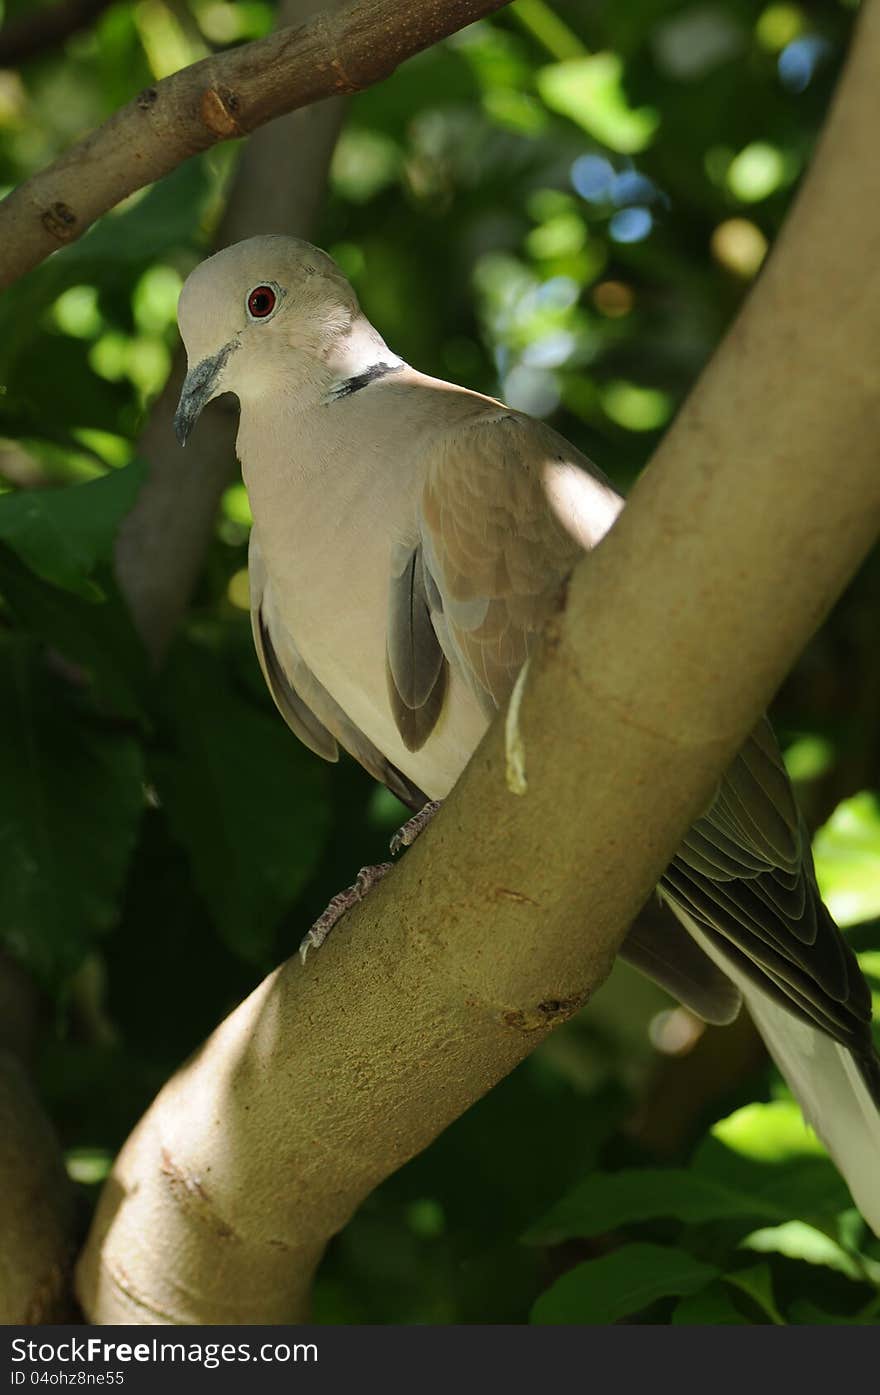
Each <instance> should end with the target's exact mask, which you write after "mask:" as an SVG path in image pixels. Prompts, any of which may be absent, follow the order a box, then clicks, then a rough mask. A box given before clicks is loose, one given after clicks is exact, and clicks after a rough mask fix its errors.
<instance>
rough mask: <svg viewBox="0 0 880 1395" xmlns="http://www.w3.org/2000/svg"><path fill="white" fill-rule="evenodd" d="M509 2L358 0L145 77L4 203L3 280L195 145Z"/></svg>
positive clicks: (301, 101) (386, 67)
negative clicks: (148, 81) (129, 97)
mask: <svg viewBox="0 0 880 1395" xmlns="http://www.w3.org/2000/svg"><path fill="white" fill-rule="evenodd" d="M506 3H507V0H407V3H406V4H398V3H396V0H357V3H355V4H353V5H350V6H349V7H348V8H347V9H345V10H342V11H340V12H339V13H338V14H337V13H335V12H334V11H333V9H332V7H330V8H329V9H326V10H324V11H322V13H320V14H318V15H315V16H314V17H313V18H312V19H310V20H307V21H306V22H305V23H304V24H301V25H298V26H296V27H293V28H289V29H282V30H279V31H278V32H277V33H275V34H272V35H270V36H269V37H268V38H266V39H259V40H257V41H256V42H254V43H250V44H244V45H243V46H242V47H241V48H237V49H233V50H231V51H230V52H228V53H224V54H221V55H220V56H214V57H210V58H204V59H202V61H201V62H199V63H194V64H192V66H191V67H189V68H184V69H183V70H182V71H181V72H179V73H174V74H172V76H171V77H167V78H164V79H163V80H162V81H161V82H159V83H157V84H156V86H155V87H148V88H146V90H145V91H143V92H141V93H139V95H138V96H137V97H135V99H134V100H133V101H131V102H129V103H128V105H127V106H124V107H121V108H120V109H119V111H117V112H116V113H115V114H114V115H113V116H112V117H110V119H109V120H108V121H105V122H104V123H103V125H101V126H99V127H98V128H97V130H95V131H92V133H91V134H90V135H88V136H86V137H85V138H84V139H83V140H81V141H78V142H77V144H76V145H74V146H72V147H71V149H70V150H68V151H66V153H65V154H64V155H62V156H61V157H60V159H58V160H56V161H55V162H54V164H52V165H50V166H49V167H48V168H47V169H45V170H42V171H41V172H40V173H39V174H36V175H34V176H33V178H31V179H29V180H27V181H26V182H25V183H24V184H21V185H19V187H18V188H17V189H14V190H13V192H12V193H11V194H9V195H8V196H7V197H6V198H5V199H4V200H3V202H2V203H0V287H2V286H8V285H10V284H11V283H12V282H13V281H15V280H16V279H17V278H18V277H19V276H21V275H23V274H24V272H25V271H28V270H29V269H30V268H31V267H33V266H37V265H38V264H39V263H40V262H41V261H43V259H44V258H45V257H47V256H48V255H49V253H50V252H54V251H55V250H56V249H57V248H58V247H61V246H64V245H65V244H66V243H68V242H73V241H75V239H76V238H78V237H80V236H81V235H82V234H83V233H84V232H85V231H86V229H87V228H88V227H89V226H90V224H91V223H93V222H94V220H95V219H96V218H98V217H100V215H101V214H102V213H106V212H107V210H108V209H110V208H112V207H113V206H114V205H115V204H117V203H118V202H119V201H120V199H123V198H125V196H126V195H127V194H131V193H133V192H134V190H135V189H141V188H143V186H144V185H145V184H150V183H152V182H153V180H156V179H160V178H161V177H162V175H164V174H168V173H169V171H171V170H173V169H175V168H176V166H177V165H179V164H181V163H182V162H183V161H184V160H187V159H189V157H190V156H192V155H197V154H198V153H199V152H200V151H202V150H207V149H208V148H209V147H210V146H212V145H215V144H217V142H218V141H223V140H231V139H232V138H233V137H237V136H243V135H247V134H248V133H249V132H251V131H254V130H256V128H257V127H258V126H262V125H264V124H265V123H266V122H267V121H271V120H272V118H273V117H276V116H282V115H283V114H284V113H286V112H290V111H295V110H296V109H297V108H299V107H305V106H308V105H309V104H310V103H312V102H320V101H322V100H323V99H324V98H325V97H333V96H339V95H343V94H345V93H347V92H357V91H360V90H361V89H362V88H364V87H370V86H371V85H372V84H373V83H375V82H379V81H380V80H381V79H382V78H386V77H389V76H390V74H391V73H393V72H394V70H395V68H396V67H397V66H398V65H399V64H400V63H402V62H403V60H404V59H405V58H409V57H411V56H412V55H413V54H414V53H419V52H420V51H421V50H422V49H424V48H428V47H430V45H431V44H434V43H436V42H437V41H438V39H442V38H445V37H446V36H447V35H448V34H454V33H455V32H456V31H457V30H458V29H461V28H463V27H464V26H465V25H466V24H470V23H471V21H472V20H475V19H479V18H481V17H482V16H483V15H487V14H491V13H492V12H493V11H495V10H498V9H501V7H502V5H504V4H506Z"/></svg>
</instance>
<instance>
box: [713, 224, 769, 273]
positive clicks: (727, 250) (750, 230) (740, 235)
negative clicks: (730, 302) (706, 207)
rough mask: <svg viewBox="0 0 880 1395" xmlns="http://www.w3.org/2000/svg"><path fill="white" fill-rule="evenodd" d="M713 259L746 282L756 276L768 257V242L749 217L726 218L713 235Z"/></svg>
mask: <svg viewBox="0 0 880 1395" xmlns="http://www.w3.org/2000/svg"><path fill="white" fill-rule="evenodd" d="M710 246H711V248H712V256H713V257H714V258H715V260H716V262H718V263H719V265H720V266H723V267H724V269H725V271H731V272H733V274H734V275H735V276H741V277H742V278H743V280H746V281H748V280H751V278H752V277H753V276H755V275H756V274H757V272H758V271H759V269H760V267H761V263H762V262H763V260H764V258H765V257H766V255H767V239H766V237H765V236H764V234H763V233H762V232H761V229H760V228H759V227H758V226H757V224H755V223H752V222H750V221H749V219H748V218H727V219H725V221H724V222H723V223H719V224H718V226H717V228H716V229H715V231H714V232H713V233H712V238H711V243H710Z"/></svg>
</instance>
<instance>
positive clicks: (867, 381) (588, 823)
mask: <svg viewBox="0 0 880 1395" xmlns="http://www.w3.org/2000/svg"><path fill="white" fill-rule="evenodd" d="M878 58H880V0H868V4H867V5H866V6H865V7H863V11H862V16H861V19H860V22H859V26H858V31H857V39H856V43H855V47H854V50H853V54H852V55H851V58H850V61H849V63H848V66H847V69H846V72H845V75H844V78H843V81H842V86H841V90H840V93H839V96H838V99H837V101H836V103H835V106H834V108H833V111H832V114H831V116H830V118H829V122H828V126H827V131H826V134H825V136H824V138H823V141H822V143H821V147H820V150H819V153H818V155H817V158H816V161H815V164H814V168H813V170H812V172H811V174H810V176H809V178H808V180H807V182H806V184H805V187H804V189H803V191H802V193H801V195H800V197H799V199H798V201H797V204H796V207H795V210H794V213H793V215H792V216H791V218H790V220H789V223H788V225H787V226H786V229H785V231H784V234H783V236H782V238H781V240H780V244H779V246H778V248H777V249H776V251H775V252H774V254H773V256H772V258H771V260H770V263H769V265H768V267H767V270H766V271H765V273H764V275H763V276H762V278H761V280H760V282H759V285H758V287H757V290H756V292H755V293H754V294H753V295H752V297H751V298H750V300H749V302H748V303H747V305H746V307H745V309H744V311H743V313H742V314H741V315H740V317H739V319H738V321H737V323H736V324H735V326H734V328H733V330H732V331H731V332H730V333H729V334H728V336H727V338H726V340H725V342H724V344H723V345H722V347H721V349H720V351H719V353H718V354H717V355H716V357H715V358H714V360H713V361H712V363H711V365H710V367H709V369H708V371H707V372H706V373H705V374H704V376H703V378H702V379H701V381H700V383H699V384H698V386H697V389H696V390H695V392H694V393H693V394H692V396H691V398H690V399H689V401H688V403H687V404H686V406H685V408H684V410H683V411H682V413H681V415H680V416H679V418H678V420H677V421H676V423H675V425H674V426H673V428H672V430H671V431H670V432H669V435H668V437H667V438H666V440H665V441H664V443H663V445H662V446H661V448H660V450H659V451H658V453H657V457H656V458H655V460H654V461H653V462H652V464H651V466H650V467H649V469H648V470H647V471H646V472H645V474H644V475H643V476H642V478H641V479H640V481H639V483H638V485H637V486H636V488H635V490H634V491H633V495H632V497H631V501H630V503H629V504H628V506H627V508H626V509H625V510H624V512H623V514H622V516H621V518H620V520H619V521H618V523H617V524H616V525H615V527H614V528H613V530H612V531H611V533H610V534H609V536H608V537H607V539H606V540H605V541H604V542H603V543H602V545H601V546H600V547H599V548H598V549H597V551H596V552H594V553H593V554H592V555H591V556H589V557H588V558H586V559H585V560H584V561H583V562H582V563H581V565H580V566H579V567H578V568H577V569H576V571H575V573H574V575H573V577H572V580H571V584H570V586H569V589H568V595H567V599H566V604H565V606H564V607H563V609H562V610H561V611H560V612H559V614H558V615H557V616H556V617H555V618H554V620H553V621H552V622H551V624H550V625H549V627H548V629H547V631H546V633H545V634H544V636H543V640H542V643H541V644H540V646H539V648H538V650H537V652H536V654H535V657H534V659H533V661H532V664H531V667H530V673H529V681H528V685H527V687H526V692H525V697H524V700H523V704H522V712H521V719H520V722H521V733H522V738H523V743H524V748H525V761H526V776H527V780H528V789H527V792H526V794H525V796H524V797H523V798H517V797H515V796H514V795H512V794H511V793H510V791H509V789H508V787H507V784H506V782H505V775H504V771H505V753H504V749H503V731H502V724H501V723H499V722H496V723H495V724H494V725H493V727H492V728H491V730H490V731H489V733H488V734H487V737H486V739H485V740H484V741H483V743H482V745H481V746H480V748H479V750H478V751H477V752H476V754H475V756H474V758H473V759H472V760H471V762H470V764H469V766H468V768H467V770H466V771H465V773H464V775H463V777H462V779H461V780H460V781H459V783H458V785H457V786H456V787H455V789H454V790H453V792H452V794H451V795H450V797H449V799H448V800H447V802H446V804H445V805H444V807H443V809H442V810H441V812H440V814H439V815H438V816H437V818H436V819H435V821H434V823H433V824H432V825H431V827H430V828H429V829H428V830H427V832H426V833H425V834H424V835H423V837H422V838H421V839H420V840H419V842H418V843H417V844H416V845H415V847H413V848H412V849H411V850H410V851H409V852H408V853H407V855H406V858H405V860H404V862H403V864H402V865H401V866H400V867H399V868H398V869H396V870H395V872H394V873H393V874H392V875H391V876H390V877H388V878H386V880H385V881H384V882H382V883H381V884H380V886H379V887H378V888H377V889H376V890H375V891H374V892H372V893H371V895H370V897H369V898H368V899H367V901H366V902H365V903H364V904H363V905H361V906H360V907H358V908H357V909H356V910H355V911H354V912H353V913H352V914H351V916H350V917H349V918H347V920H346V922H345V923H344V924H343V925H342V926H340V927H339V928H338V929H337V930H336V931H335V932H334V934H333V936H332V937H331V940H330V942H329V944H328V945H327V946H326V947H325V948H324V949H322V950H321V952H320V954H318V955H317V956H316V957H315V958H314V959H313V960H312V961H310V963H309V965H308V966H307V968H306V969H305V970H303V969H301V968H300V967H299V964H298V962H297V961H295V960H294V961H292V962H288V963H287V964H285V965H283V966H282V967H281V968H280V969H278V970H277V971H276V972H275V973H274V974H272V975H271V976H270V977H269V978H268V979H267V980H266V981H265V982H264V983H263V984H262V985H261V986H260V987H259V988H258V989H257V990H256V992H254V993H253V994H252V995H251V996H250V997H249V998H248V999H247V1000H246V1002H244V1003H243V1004H242V1005H241V1006H240V1007H239V1008H238V1009H237V1010H236V1011H235V1012H234V1013H232V1015H231V1016H230V1017H229V1018H227V1020H226V1021H225V1022H224V1023H223V1024H222V1025H221V1026H220V1027H219V1028H218V1029H217V1031H216V1032H215V1033H214V1035H213V1036H212V1037H211V1038H210V1039H209V1041H208V1042H207V1043H206V1044H205V1046H204V1047H203V1048H202V1049H201V1051H199V1052H198V1053H197V1055H196V1056H195V1057H194V1058H193V1059H192V1060H191V1061H190V1062H189V1063H188V1064H187V1065H186V1066H184V1067H183V1069H182V1070H181V1071H180V1072H178V1074H177V1075H176V1076H175V1077H174V1079H173V1080H172V1081H170V1082H169V1084H168V1085H167V1086H166V1087H165V1089H164V1090H163V1091H162V1093H161V1094H160V1095H159V1097H158V1099H157V1100H156V1102H155V1104H154V1105H153V1106H152V1108H151V1109H150V1110H149V1112H148V1113H147V1115H146V1116H145V1117H144V1119H143V1120H142V1122H141V1124H140V1125H139V1127H138V1128H137V1130H136V1131H135V1133H134V1134H133V1135H132V1137H131V1139H130V1140H129V1142H128V1143H127V1145H126V1147H125V1149H124V1150H123V1152H122V1154H121V1155H120V1158H119V1160H118V1162H117V1165H116V1168H115V1171H114V1174H113V1178H112V1180H111V1182H110V1184H109V1185H108V1187H107V1188H106V1190H105V1192H104V1194H103V1197H102V1200H101V1204H100V1208H99V1211H98V1215H97V1217H96V1222H95V1225H94V1228H93V1231H92V1234H91V1236H90V1239H89V1242H88V1245H87V1247H86V1250H85V1251H84V1254H83V1257H82V1261H81V1264H80V1269H79V1292H80V1296H81V1299H82V1302H83V1305H84V1307H85V1310H86V1312H87V1313H88V1315H89V1317H90V1319H91V1320H92V1321H94V1322H99V1323H106V1322H134V1323H145V1322H146V1323H180V1322H196V1323H212V1322H289V1321H292V1320H296V1319H297V1318H301V1317H302V1316H303V1315H304V1314H305V1312H306V1310H307V1303H308V1290H309V1284H310V1280H311V1275H312V1272H313V1269H314V1266H315V1265H316V1263H317V1261H318V1259H319V1257H320V1254H321V1252H322V1249H323V1247H324V1245H325V1243H326V1241H327V1240H328V1238H329V1237H330V1236H331V1235H332V1234H333V1233H334V1232H335V1231H336V1230H338V1229H339V1228H340V1226H342V1225H343V1224H344V1223H345V1222H346V1220H347V1219H348V1218H349V1216H350V1215H351V1214H352V1212H353V1210H354V1209H355V1208H356V1206H357V1205H358V1204H359V1202H360V1201H361V1200H362V1199H363V1197H364V1196H365V1195H366V1194H367V1193H368V1192H369V1191H370V1190H371V1189H372V1188H373V1187H374V1186H375V1185H376V1184H377V1183H378V1182H379V1181H380V1180H381V1179H382V1178H384V1177H385V1176H387V1175H388V1174H389V1173H390V1172H391V1171H393V1170H394V1169H395V1168H397V1167H398V1166H400V1164H401V1163H403V1162H404V1161H405V1160H406V1159H407V1158H409V1157H411V1156H412V1155H413V1154H414V1153H416V1152H418V1151H419V1150H420V1149H421V1148H424V1147H425V1145H426V1144H427V1143H428V1142H430V1140H431V1139H432V1138H433V1137H434V1136H435V1135H436V1134H437V1133H438V1132H439V1131H440V1130H441V1129H443V1128H444V1127H445V1126H446V1125H447V1124H448V1123H449V1122H450V1121H451V1120H452V1119H453V1118H455V1117H456V1115H458V1114H460V1113H461V1112H462V1111H463V1110H464V1109H466V1108H467V1107H468V1106H469V1105H470V1104H471V1103H472V1102H473V1101H474V1100H476V1099H477V1098H479V1096H480V1095H482V1094H483V1093H484V1092H485V1091H486V1090H487V1089H489V1088H490V1087H491V1086H492V1085H493V1084H494V1083H495V1082H496V1081H497V1080H498V1079H499V1078H500V1077H501V1076H503V1075H504V1074H505V1073H506V1072H507V1071H509V1070H510V1069H511V1068H512V1067H513V1066H514V1065H515V1064H516V1063H517V1062H518V1061H519V1060H520V1059H521V1058H522V1057H523V1056H524V1055H525V1054H526V1053H527V1052H528V1051H530V1050H531V1049H532V1048H533V1047H534V1046H535V1045H537V1043H538V1042H539V1041H540V1040H541V1039H542V1038H543V1037H544V1036H545V1035H546V1033H547V1032H548V1031H550V1030H551V1028H552V1027H553V1026H554V1025H556V1023H558V1022H560V1021H561V1020H563V1019H564V1018H565V1017H567V1016H569V1015H570V1014H571V1013H572V1012H573V1011H574V1010H575V1009H576V1008H578V1007H579V1006H580V1005H581V1004H582V1003H583V1002H585V1001H586V999H587V998H588V997H589V995H590V993H591V992H593V990H594V989H595V988H596V987H597V985H598V984H599V983H601V981H602V979H603V978H604V976H605V974H606V972H607V970H608V967H609V964H610V963H611V960H612V958H613V956H614V953H615V951H616V949H617V947H618V945H619V943H620V941H621V940H622V938H623V933H624V930H625V928H626V926H627V924H628V923H629V921H630V920H631V918H632V916H633V915H634V914H635V912H636V911H637V909H638V907H639V905H640V904H641V902H642V901H643V900H644V898H645V896H646V895H647V894H648V892H649V890H650V888H651V887H652V885H653V884H654V882H655V881H656V879H657V877H658V876H659V874H660V873H661V871H662V870H663V868H664V867H665V866H666V865H667V863H668V861H669V859H670V857H671V856H672V854H673V852H674V851H675V848H676V847H677V845H678V843H679V841H680V839H681V837H682V834H683V833H684V831H685V830H686V828H687V827H688V825H689V824H690V823H691V822H692V821H693V819H694V817H695V816H696V815H697V814H698V813H699V812H700V811H701V810H702V809H704V808H705V807H706V805H707V803H708V802H709V800H710V798H711V797H712V793H713V791H714V789H715V787H716V784H717V781H718V778H719V775H720V773H721V772H722V771H723V769H724V768H725V766H726V765H727V764H728V762H729V761H730V759H731V758H732V756H733V754H734V753H735V751H736V750H737V748H738V747H739V746H740V744H741V743H742V741H743V740H744V738H745V736H746V735H747V733H748V731H749V730H750V728H751V727H752V725H753V723H754V722H755V720H756V718H757V716H758V714H759V712H760V711H761V709H762V708H763V707H764V706H765V704H766V703H767V701H768V699H769V697H770V696H771V694H772V692H773V690H774V688H775V687H776V686H777V684H778V683H779V681H780V680H781V678H782V676H783V675H784V673H785V671H786V669H787V667H788V666H789V665H790V663H791V661H792V660H793V658H794V657H795V655H796V654H797V653H798V651H799V650H800V649H801V647H802V646H803V644H804V643H805V642H806V640H807V638H808V637H809V635H810V634H811V632H812V631H813V629H814V628H815V626H816V625H817V624H818V623H819V622H820V621H821V619H822V617H823V616H824V614H825V613H826V611H827V610H828V607H829V606H830V605H831V604H832V602H833V600H834V599H835V597H836V596H837V595H838V593H839V592H840V590H841V588H842V587H843V585H844V584H845V582H846V580H847V579H848V577H849V576H850V575H851V574H852V572H853V571H854V569H855V568H856V567H857V566H858V564H859V562H860V561H861V559H862V558H863V556H864V554H865V552H866V551H867V549H868V548H869V547H870V545H871V543H872V542H873V540H874V538H875V537H876V534H877V531H878V528H880V472H878V470H877V459H876V451H877V440H878V439H880V393H878V392H877V385H876V375H875V372H874V367H873V364H874V357H875V353H876V344H877V342H878V337H880V167H878V164H877V161H876V159H875V153H876V152H875V149H874V146H875V133H876V131H877V130H878V129H880V82H878V76H880V74H878ZM841 248H845V249H846V255H845V256H841ZM636 830H637V831H636ZM634 833H635V836H634ZM547 1146H548V1147H552V1146H553V1145H552V1140H548V1141H547ZM156 1251H158V1252H159V1253H161V1254H162V1255H163V1256H164V1258H165V1263H163V1265H162V1266H161V1272H158V1270H157V1268H156V1266H154V1265H153V1264H152V1262H151V1253H153V1252H156ZM169 1257H172V1258H170V1259H169Z"/></svg>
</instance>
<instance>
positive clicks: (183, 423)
mask: <svg viewBox="0 0 880 1395" xmlns="http://www.w3.org/2000/svg"><path fill="white" fill-rule="evenodd" d="M236 347H237V345H236V344H235V342H234V341H233V342H232V343H231V344H224V346H223V348H222V349H221V350H220V352H219V353H216V354H213V355H212V356H211V357H210V358H203V359H202V360H201V362H199V363H196V364H195V365H194V366H193V367H192V368H191V369H190V370H189V372H188V373H187V375H186V377H185V379H184V382H183V387H182V388H181V390H180V401H179V402H178V404H177V411H176V412H175V413H174V431H175V434H176V436H177V439H178V441H179V442H180V444H181V445H182V446H185V445H186V443H187V439H188V438H189V433H190V432H191V431H192V429H193V427H194V426H195V424H196V422H197V421H198V419H199V417H200V415H201V412H202V408H203V407H206V406H207V404H208V403H209V402H210V401H211V398H212V397H217V396H218V395H219V394H220V393H221V392H222V391H223V390H224V389H223V388H222V387H221V386H220V374H221V373H222V371H223V367H224V364H225V363H226V360H227V359H228V358H229V355H230V354H231V353H232V351H233V349H235V348H236Z"/></svg>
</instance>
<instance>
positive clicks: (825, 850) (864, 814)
mask: <svg viewBox="0 0 880 1395" xmlns="http://www.w3.org/2000/svg"><path fill="white" fill-rule="evenodd" d="M813 857H814V858H815V862H816V877H817V880H818V882H819V889H820V891H821V892H822V897H823V899H824V901H825V903H826V905H827V906H828V909H829V910H830V912H831V914H832V915H833V916H834V919H835V920H836V921H837V923H838V925H855V924H856V923H857V922H858V921H862V920H871V919H872V918H873V917H874V916H878V915H880V799H878V797H877V795H876V794H874V793H873V792H872V791H869V790H864V791H863V792H862V793H861V794H856V795H853V797H852V799H845V800H844V801H843V803H842V804H838V806H837V808H836V809H835V810H834V813H833V814H832V815H831V818H830V819H829V820H828V822H827V823H826V824H823V826H822V827H821V828H820V829H819V831H818V833H817V834H816V837H815V839H814V840H813Z"/></svg>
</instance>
